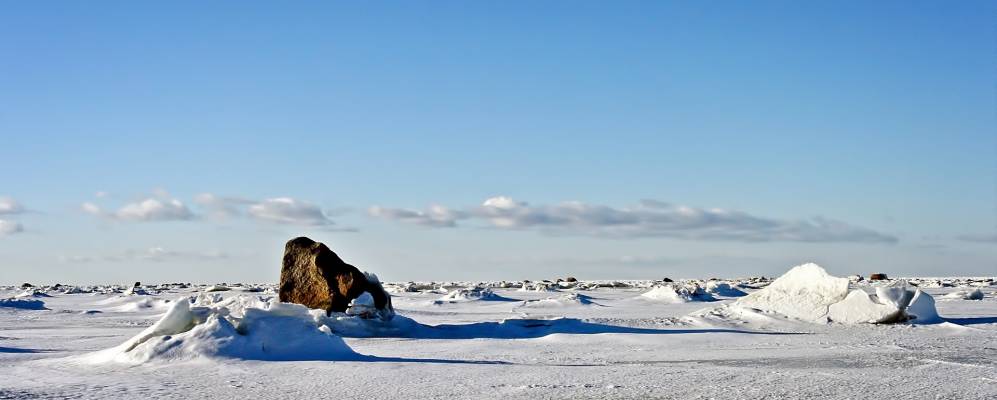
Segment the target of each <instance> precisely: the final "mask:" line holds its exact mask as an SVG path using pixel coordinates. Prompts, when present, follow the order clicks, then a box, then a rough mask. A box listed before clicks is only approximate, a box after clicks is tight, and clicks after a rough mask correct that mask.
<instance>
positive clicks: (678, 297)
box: [641, 284, 716, 303]
mask: <svg viewBox="0 0 997 400" xmlns="http://www.w3.org/2000/svg"><path fill="white" fill-rule="evenodd" d="M641 297H644V298H647V299H651V300H654V301H659V302H663V303H688V302H693V301H715V300H716V299H715V298H714V297H713V296H712V295H710V294H709V293H706V291H705V290H703V288H701V287H699V286H698V285H682V286H680V285H668V284H666V285H661V286H655V287H653V288H651V290H649V291H647V292H645V293H643V294H641Z"/></svg>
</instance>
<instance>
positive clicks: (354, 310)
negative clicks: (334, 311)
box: [346, 292, 377, 318]
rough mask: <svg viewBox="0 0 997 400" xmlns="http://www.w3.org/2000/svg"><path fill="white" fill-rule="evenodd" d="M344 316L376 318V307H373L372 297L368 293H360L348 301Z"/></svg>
mask: <svg viewBox="0 0 997 400" xmlns="http://www.w3.org/2000/svg"><path fill="white" fill-rule="evenodd" d="M346 315H354V316H357V317H361V318H374V317H376V316H377V307H376V306H374V296H371V294H370V293H367V292H363V293H360V295H359V296H357V298H355V299H353V300H351V301H350V304H349V307H348V308H347V309H346Z"/></svg>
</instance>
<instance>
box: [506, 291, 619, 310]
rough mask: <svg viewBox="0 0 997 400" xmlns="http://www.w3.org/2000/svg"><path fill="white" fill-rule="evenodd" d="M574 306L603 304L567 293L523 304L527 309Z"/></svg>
mask: <svg viewBox="0 0 997 400" xmlns="http://www.w3.org/2000/svg"><path fill="white" fill-rule="evenodd" d="M573 305H583V306H589V305H596V306H602V304H599V303H596V302H594V301H592V298H591V297H589V296H586V295H584V294H581V293H567V294H563V295H561V296H558V297H548V298H546V299H540V300H526V301H524V302H523V305H522V307H527V308H548V307H566V306H573Z"/></svg>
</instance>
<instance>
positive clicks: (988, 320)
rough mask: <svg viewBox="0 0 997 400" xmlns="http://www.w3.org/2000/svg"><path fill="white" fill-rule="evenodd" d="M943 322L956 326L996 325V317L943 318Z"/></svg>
mask: <svg viewBox="0 0 997 400" xmlns="http://www.w3.org/2000/svg"><path fill="white" fill-rule="evenodd" d="M945 321H946V322H951V323H953V324H957V325H977V324H997V317H976V318H945Z"/></svg>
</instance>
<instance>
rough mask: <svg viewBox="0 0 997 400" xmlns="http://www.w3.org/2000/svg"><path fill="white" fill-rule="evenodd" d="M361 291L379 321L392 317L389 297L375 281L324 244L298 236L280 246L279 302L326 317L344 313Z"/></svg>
mask: <svg viewBox="0 0 997 400" xmlns="http://www.w3.org/2000/svg"><path fill="white" fill-rule="evenodd" d="M363 292H368V293H370V295H371V296H372V297H373V298H374V306H375V307H376V308H377V310H378V311H379V313H380V314H381V317H382V318H390V317H391V316H392V315H394V309H393V308H392V307H391V296H389V295H388V293H387V292H385V291H384V288H382V287H381V283H380V282H378V281H377V278H376V277H374V276H373V275H368V274H365V273H363V272H361V271H360V270H359V269H357V267H354V266H352V265H350V264H347V263H346V262H344V261H343V260H342V259H341V258H339V256H338V255H336V253H334V252H333V251H332V250H330V249H329V248H328V247H326V245H324V244H322V243H319V242H316V241H314V240H311V239H309V238H306V237H298V238H294V239H291V240H289V241H288V242H287V244H286V245H285V246H284V264H283V267H282V268H281V270H280V289H279V290H278V296H279V299H280V301H283V302H288V303H298V304H302V305H305V306H307V307H309V308H318V309H323V310H325V311H326V313H327V314H328V313H331V312H345V311H346V309H347V307H348V306H349V304H350V301H351V300H353V299H355V298H357V297H358V296H360V295H361V294H363Z"/></svg>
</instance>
